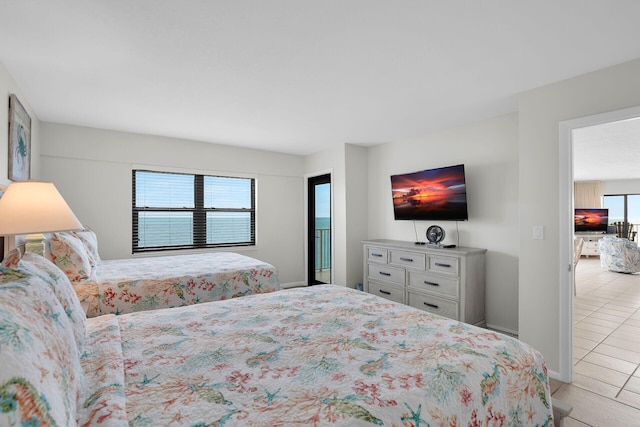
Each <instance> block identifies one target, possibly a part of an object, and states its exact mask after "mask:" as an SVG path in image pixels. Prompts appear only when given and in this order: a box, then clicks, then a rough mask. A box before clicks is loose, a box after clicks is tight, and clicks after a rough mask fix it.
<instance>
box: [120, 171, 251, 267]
mask: <svg viewBox="0 0 640 427" xmlns="http://www.w3.org/2000/svg"><path fill="white" fill-rule="evenodd" d="M137 172H148V173H155V174H166V175H188V176H192V177H193V178H194V181H193V191H194V206H193V207H182V208H166V207H154V206H136V173H137ZM205 177H211V178H225V179H244V180H248V181H249V182H250V186H251V189H250V192H251V194H250V199H251V200H250V201H251V207H250V208H207V207H205V206H204V199H205V194H204V190H205V186H204V181H205ZM256 181H257V180H256V177H255V176H239V175H229V174H222V173H213V172H209V173H202V172H199V173H194V172H185V171H173V170H171V171H169V170H158V169H150V168H147V167H134V168H133V169H132V171H131V183H132V203H131V207H132V209H131V213H132V218H131V226H132V228H131V250H132V253H133V254H134V255H135V254H141V253H150V252H151V253H152V252H163V251H185V250H201V249H210V248H213V249H215V248H230V247H236V248H240V247H252V246H256V228H257V227H256V218H257V215H256V212H257V209H256V200H257V197H256V188H257V182H256ZM143 212H190V213H192V227H193V228H192V243H191V244H187V245H164V246H147V247H139V246H138V243H139V214H140V213H143ZM208 212H243V213H249V214H250V230H249V233H250V238H249V240H248V241H244V242H220V243H207V213H208Z"/></svg>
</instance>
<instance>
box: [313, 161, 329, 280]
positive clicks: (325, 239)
mask: <svg viewBox="0 0 640 427" xmlns="http://www.w3.org/2000/svg"><path fill="white" fill-rule="evenodd" d="M307 186H308V188H307V203H308V206H307V232H308V236H307V245H308V247H307V254H308V259H307V280H308V284H309V286H311V285H318V284H323V283H331V277H332V276H331V273H332V268H331V266H332V258H333V257H332V249H331V248H332V244H331V235H332V233H331V227H332V219H331V174H324V175H318V176H314V177H310V178H308V181H307Z"/></svg>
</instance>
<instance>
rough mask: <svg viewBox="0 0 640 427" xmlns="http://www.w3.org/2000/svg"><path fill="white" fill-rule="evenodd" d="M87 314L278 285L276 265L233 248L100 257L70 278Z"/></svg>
mask: <svg viewBox="0 0 640 427" xmlns="http://www.w3.org/2000/svg"><path fill="white" fill-rule="evenodd" d="M73 287H74V290H75V291H76V293H77V294H78V297H79V299H80V302H81V304H82V306H83V308H84V309H85V311H86V313H87V317H94V316H99V315H102V314H123V313H132V312H136V311H142V310H152V309H157V308H170V307H181V306H185V305H190V304H195V303H200V302H209V301H218V300H223V299H228V298H233V297H237V296H243V295H248V294H257V293H265V292H273V291H275V290H278V289H279V288H280V286H279V283H278V272H277V270H276V268H275V267H274V266H273V265H271V264H268V263H266V262H262V261H259V260H257V259H254V258H250V257H247V256H244V255H239V254H236V253H233V252H215V253H202V254H191V255H176V256H162V257H148V258H134V259H118V260H101V261H100V262H99V263H98V264H97V266H96V271H95V274H94V277H93V278H92V279H90V280H84V281H80V282H74V284H73Z"/></svg>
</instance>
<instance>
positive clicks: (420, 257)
mask: <svg viewBox="0 0 640 427" xmlns="http://www.w3.org/2000/svg"><path fill="white" fill-rule="evenodd" d="M389 264H394V265H401V266H403V267H410V268H417V269H419V270H424V269H425V268H426V265H427V256H426V255H425V254H418V253H415V252H402V251H396V250H391V253H390V254H389Z"/></svg>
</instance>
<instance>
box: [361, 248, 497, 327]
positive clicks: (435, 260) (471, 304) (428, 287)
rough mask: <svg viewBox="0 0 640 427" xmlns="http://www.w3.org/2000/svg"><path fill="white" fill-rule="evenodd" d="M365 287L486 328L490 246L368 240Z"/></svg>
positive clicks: (365, 259)
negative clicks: (486, 294) (487, 256)
mask: <svg viewBox="0 0 640 427" xmlns="http://www.w3.org/2000/svg"><path fill="white" fill-rule="evenodd" d="M362 243H363V244H364V291H365V292H369V293H372V294H375V295H378V296H381V297H384V298H387V299H390V300H392V301H396V302H399V303H403V304H407V305H410V306H412V307H416V308H419V309H422V310H426V311H429V312H432V313H436V314H439V315H441V316H445V317H449V318H451V319H456V320H460V321H462V322H466V323H472V324H474V325H479V326H484V324H485V316H484V287H485V253H486V252H487V250H486V249H477V248H466V247H458V248H439V247H433V246H429V245H416V244H414V243H413V242H403V241H399V240H386V239H380V240H365V241H363V242H362Z"/></svg>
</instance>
